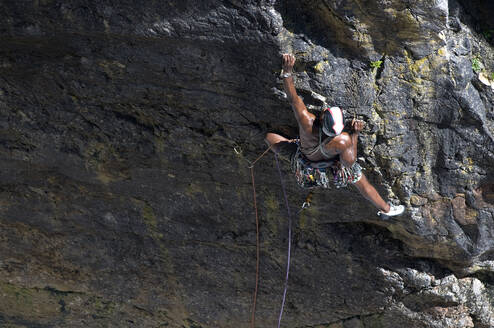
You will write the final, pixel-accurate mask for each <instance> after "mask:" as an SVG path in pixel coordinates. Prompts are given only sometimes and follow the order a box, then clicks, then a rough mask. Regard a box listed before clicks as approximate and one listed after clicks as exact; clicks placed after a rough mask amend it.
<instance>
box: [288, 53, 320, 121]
mask: <svg viewBox="0 0 494 328" xmlns="http://www.w3.org/2000/svg"><path fill="white" fill-rule="evenodd" d="M294 64H295V56H293V55H289V54H284V55H283V66H282V67H283V72H282V73H283V74H287V75H290V74H292V73H293V65H294ZM283 88H284V89H285V92H286V95H287V97H288V100H289V101H290V104H291V105H292V108H293V111H294V113H295V118H296V119H297V122H298V123H299V124H300V125H302V126H303V127H305V126H307V127H311V126H312V124H311V123H312V120H313V117H312V116H313V115H312V114H311V113H309V111H308V110H307V108H306V107H305V104H304V102H303V101H302V99H301V98H300V97H299V96H298V94H297V90H296V89H295V85H294V83H293V76H292V75H290V76H288V77H284V78H283Z"/></svg>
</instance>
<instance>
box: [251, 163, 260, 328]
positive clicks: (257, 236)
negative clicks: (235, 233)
mask: <svg viewBox="0 0 494 328" xmlns="http://www.w3.org/2000/svg"><path fill="white" fill-rule="evenodd" d="M250 176H251V178H252V191H253V194H254V210H255V212H256V289H255V291H254V300H253V305H252V316H251V322H250V327H251V328H254V324H255V321H256V301H257V288H258V286H259V216H258V214H257V201H256V184H255V181H254V165H252V166H251V168H250Z"/></svg>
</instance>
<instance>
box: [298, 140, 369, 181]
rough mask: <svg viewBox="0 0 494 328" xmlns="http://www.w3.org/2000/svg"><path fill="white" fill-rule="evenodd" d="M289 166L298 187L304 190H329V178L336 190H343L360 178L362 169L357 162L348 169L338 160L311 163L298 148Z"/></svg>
mask: <svg viewBox="0 0 494 328" xmlns="http://www.w3.org/2000/svg"><path fill="white" fill-rule="evenodd" d="M297 145H298V143H297ZM291 166H292V171H293V173H295V179H296V180H297V183H298V185H299V186H300V187H302V188H304V189H313V188H317V187H322V188H331V183H330V181H331V180H330V179H331V178H332V180H333V184H334V186H335V187H336V188H337V189H338V188H344V187H346V186H348V185H349V184H353V183H356V182H357V181H359V180H360V178H361V177H362V167H361V166H360V165H359V164H358V163H357V162H355V163H354V164H353V165H352V166H351V167H349V168H348V167H344V166H343V165H341V164H340V162H339V161H338V160H329V161H320V162H311V161H309V160H308V159H306V158H305V156H304V155H303V154H302V152H301V151H300V146H299V147H298V148H297V152H296V153H295V156H294V157H293V158H292V161H291Z"/></svg>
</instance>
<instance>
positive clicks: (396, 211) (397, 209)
mask: <svg viewBox="0 0 494 328" xmlns="http://www.w3.org/2000/svg"><path fill="white" fill-rule="evenodd" d="M404 211H405V206H403V205H393V204H389V211H388V212H381V211H379V212H377V215H378V216H380V217H381V218H383V219H386V218H389V217H391V216H397V215H401V214H403V212H404Z"/></svg>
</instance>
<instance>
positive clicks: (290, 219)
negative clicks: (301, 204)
mask: <svg viewBox="0 0 494 328" xmlns="http://www.w3.org/2000/svg"><path fill="white" fill-rule="evenodd" d="M274 158H275V159H276V168H277V169H278V174H279V176H280V181H281V190H282V191H283V197H284V198H285V205H286V210H287V213H288V256H287V264H286V277H285V289H284V290H283V301H282V302H281V310H280V315H279V317H278V328H280V324H281V318H282V317H283V308H284V307H285V299H286V291H287V289H288V275H289V273H290V255H291V248H292V214H291V212H290V206H289V205H288V197H287V196H286V189H285V182H284V181H283V177H282V176H281V169H280V162H279V160H278V155H276V153H275V154H274Z"/></svg>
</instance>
